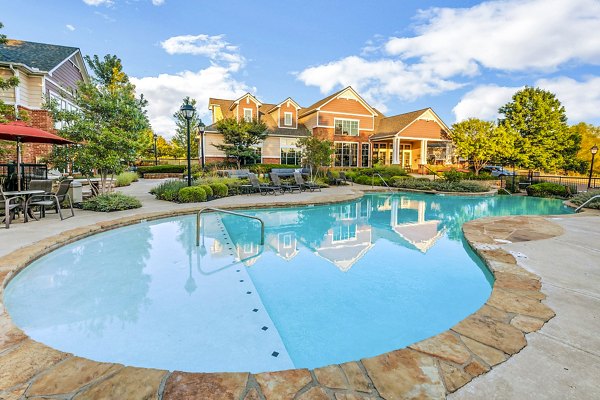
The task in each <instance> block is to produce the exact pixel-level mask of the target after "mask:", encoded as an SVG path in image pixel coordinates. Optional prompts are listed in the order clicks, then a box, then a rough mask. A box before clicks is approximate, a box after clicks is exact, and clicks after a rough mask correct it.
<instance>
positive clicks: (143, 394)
mask: <svg viewBox="0 0 600 400" xmlns="http://www.w3.org/2000/svg"><path fill="white" fill-rule="evenodd" d="M336 189H337V188H332V189H329V190H328V191H325V192H323V193H321V194H314V195H310V196H306V197H304V198H302V199H301V202H305V203H318V202H332V201H341V200H346V199H350V198H355V197H357V196H360V191H358V190H356V189H358V187H353V188H344V189H341V190H336ZM283 197H284V196H279V198H274V197H271V198H266V199H265V198H263V197H258V196H236V197H232V198H228V199H227V201H222V202H221V203H219V204H218V205H217V206H219V207H242V206H244V205H250V204H252V203H255V202H257V201H260V202H261V204H264V205H267V204H271V205H272V204H274V203H273V202H278V203H277V204H286V203H291V202H294V201H297V200H298V199H299V197H296V196H294V197H293V198H283ZM143 200H144V201H145V204H146V205H148V206H147V207H146V208H145V209H142V210H140V211H138V212H135V214H123V213H121V214H119V215H116V216H118V217H119V218H116V219H113V218H111V217H113V216H112V215H109V216H106V215H98V214H94V215H85V218H80V216H78V217H76V218H73V219H70V220H68V221H71V222H70V223H69V224H65V225H63V226H62V229H60V228H58V229H56V228H54V227H53V228H52V229H50V232H46V236H44V237H39V235H38V236H36V235H33V236H30V237H27V236H26V234H27V233H28V232H27V230H26V229H24V225H22V226H18V225H16V226H15V228H21V229H15V230H14V231H13V227H11V232H16V235H17V237H19V235H20V237H21V244H23V242H29V243H31V242H32V241H34V240H36V239H43V241H41V242H38V243H32V244H30V245H27V246H24V247H20V248H17V249H16V250H15V251H13V252H11V253H8V250H13V249H12V248H10V249H8V248H9V247H16V245H15V243H14V242H10V243H8V242H6V243H7V244H9V246H7V250H5V248H4V247H3V249H2V251H1V252H0V255H3V257H0V278H2V279H3V284H2V286H1V288H0V295H1V291H2V290H3V288H4V286H5V285H6V283H7V282H8V280H9V279H10V278H11V277H12V276H13V275H14V274H15V273H16V272H17V271H19V270H20V269H22V268H24V267H25V266H26V265H27V264H28V263H29V262H31V261H32V260H34V259H36V258H38V257H39V256H41V255H43V254H45V253H47V252H49V251H51V250H52V249H54V248H56V247H58V246H60V245H64V244H65V243H66V242H70V241H73V240H76V239H78V238H81V237H84V236H87V235H90V234H93V233H96V232H99V231H102V230H106V229H112V228H115V227H119V226H124V225H128V224H132V223H136V222H138V221H140V220H142V219H154V218H159V217H161V216H165V215H169V216H172V215H174V214H185V213H190V212H192V211H193V209H191V208H189V207H185V206H175V205H173V206H172V207H171V204H169V203H167V204H164V203H163V202H158V203H153V202H152V201H151V200H150V199H143ZM211 205H215V204H211ZM255 205H256V204H255ZM196 208H198V207H196ZM78 218H80V219H78ZM578 218H579V217H573V218H567V217H565V218H562V220H563V221H576V220H577V219H578ZM587 218H595V221H596V224H597V221H598V217H587ZM94 219H96V220H95V221H94ZM582 221H583V220H582ZM43 222H45V221H43ZM90 222H91V223H90ZM28 225H29V224H28ZM31 225H34V224H33V223H32V224H31ZM54 225H60V224H56V223H55V224H54ZM82 225H86V226H82ZM563 225H565V224H563ZM45 226H49V224H46V225H45ZM567 227H568V228H570V229H575V228H576V227H577V224H576V223H574V224H573V225H569V226H567ZM27 228H28V227H27ZM53 229H55V230H53ZM19 230H21V231H22V232H19ZM564 232H565V230H564V228H563V227H561V225H560V224H557V223H555V222H552V220H551V218H547V217H546V218H545V217H524V216H519V217H497V218H483V219H480V220H476V221H471V222H469V223H467V224H465V226H464V233H465V237H466V238H467V241H468V242H469V244H470V245H471V246H472V247H473V248H474V249H475V251H476V252H477V253H478V254H479V255H480V256H481V257H482V258H483V259H484V261H485V262H486V264H487V265H488V267H489V268H490V270H491V271H492V273H494V274H495V276H496V278H497V281H496V284H495V285H494V288H493V291H492V295H491V296H490V299H489V300H488V302H487V303H486V304H485V305H484V306H483V307H482V308H481V309H480V310H478V311H477V312H475V313H474V314H472V315H471V316H469V317H467V318H466V319H465V320H463V321H461V322H459V323H458V324H457V325H455V326H454V327H452V328H451V329H450V330H448V331H446V332H442V333H440V334H439V335H436V336H434V337H432V338H428V339H426V340H423V341H421V342H419V343H415V344H413V345H411V346H409V347H408V348H404V349H399V350H395V351H392V352H389V353H385V354H382V355H379V356H376V357H370V358H365V359H362V360H357V361H355V362H350V363H345V364H341V365H331V366H326V367H323V368H317V369H315V370H306V369H298V370H288V371H279V372H268V373H260V374H249V373H210V374H207V373H183V372H177V371H174V372H170V371H162V370H153V369H144V368H133V367H127V366H122V365H117V364H107V363H99V362H95V361H91V360H85V359H81V358H79V357H75V356H73V355H72V354H67V353H63V352H60V351H57V350H54V349H51V348H49V347H47V346H45V345H43V344H40V343H37V342H34V341H33V340H31V339H29V338H27V336H26V335H24V334H23V333H22V332H21V331H20V330H19V329H18V328H17V327H15V326H14V325H13V324H12V322H11V320H10V316H9V315H8V313H7V312H6V310H5V309H4V307H3V306H2V303H1V301H0V399H12V398H15V399H20V398H31V397H37V398H44V397H46V398H47V397H49V396H51V397H52V398H56V399H100V398H107V399H116V398H118V399H130V398H131V399H236V400H237V399H266V400H275V399H336V400H341V399H441V398H445V397H446V396H447V395H448V394H449V393H452V392H455V391H456V393H455V395H456V397H453V398H471V396H472V395H474V396H475V397H477V396H478V394H479V393H484V392H486V391H485V389H480V388H479V387H478V383H479V382H480V380H481V379H486V377H487V376H491V375H498V374H496V371H498V370H500V369H501V368H502V367H503V366H504V365H508V364H515V362H514V361H513V360H515V359H517V358H518V357H519V356H520V354H519V355H517V356H516V357H512V358H511V355H513V354H515V353H518V352H519V351H521V352H523V351H522V349H523V348H524V347H525V346H526V345H527V338H526V336H525V334H526V333H529V332H534V331H537V330H539V329H542V330H544V329H545V327H544V324H545V323H546V322H547V321H548V320H550V319H551V318H553V317H554V315H555V311H554V310H553V309H552V308H551V307H550V306H549V305H547V304H546V300H545V296H544V294H543V293H542V292H541V290H542V288H543V287H544V288H545V283H544V282H542V280H541V278H540V277H539V276H538V275H536V274H535V273H534V272H531V271H528V270H526V269H524V268H523V267H522V266H521V264H522V262H521V261H517V258H515V256H514V255H513V254H516V253H514V252H511V251H509V250H507V249H506V248H505V247H506V246H508V245H507V243H508V242H512V243H521V244H529V243H530V242H531V241H540V240H541V241H544V240H550V239H552V240H555V241H560V238H558V239H556V238H557V237H560V236H561V235H563V233H564ZM3 234H4V235H3V236H6V231H4V232H3ZM596 234H598V235H600V232H597V231H596ZM598 237H600V236H598ZM13 240H16V239H14V238H13ZM499 240H500V241H499ZM531 243H533V242H531ZM544 250H545V251H546V252H548V253H551V252H552V249H551V248H545V249H544ZM7 253H8V254H7ZM597 273H598V272H597V271H595V272H594V274H597ZM594 274H592V275H593V276H592V278H593V279H596V283H597V282H598V281H599V280H600V279H598V278H599V277H598V276H597V275H594ZM596 287H597V286H596ZM0 299H1V297H0ZM548 303H551V302H548ZM597 309H598V308H596V310H597ZM596 312H597V311H596ZM567 319H568V318H567ZM596 324H597V323H596ZM586 327H590V328H591V327H595V324H594V323H593V322H592V323H588V324H587V325H586ZM578 343H581V344H583V346H584V347H585V346H588V345H590V344H591V345H595V344H597V338H592V337H591V335H590V334H586V332H579V336H578ZM540 348H541V349H542V353H543V354H542V355H541V356H540V359H541V360H543V359H544V356H546V357H547V355H546V353H544V349H545V350H546V351H548V346H547V343H542V345H541V346H540ZM526 349H527V348H526ZM534 351H535V349H534ZM579 351H580V352H584V351H585V350H584V349H579ZM537 352H538V353H539V350H537ZM588 353H589V354H588V357H587V359H589V358H591V359H594V357H600V355H598V351H597V348H596V350H595V353H594V351H592V352H588ZM596 361H598V360H596ZM538 364H539V361H538ZM580 364H581V362H580ZM580 364H579V365H577V367H578V369H577V370H578V371H583V368H581V365H580ZM597 364H600V363H598V362H597ZM542 369H543V367H542ZM597 369H598V367H596V370H597ZM503 370H506V368H503ZM517 370H519V371H520V372H521V373H524V374H525V375H528V377H529V378H530V379H532V378H534V377H537V379H540V378H539V376H542V377H543V373H541V371H540V370H535V369H534V370H531V371H527V372H523V367H522V366H521V367H520V368H517ZM596 370H594V369H593V368H592V369H590V370H589V371H587V372H586V373H582V376H583V378H584V379H589V377H590V376H594V375H593V373H594V372H595V371H596ZM505 373H506V371H505ZM508 374H510V371H509V372H508ZM595 376H596V377H597V376H598V375H595ZM476 377H480V378H478V379H476V380H475V381H473V382H471V384H469V382H470V381H472V380H473V379H474V378H476ZM542 379H543V378H542ZM542 382H543V381H542ZM493 383H494V382H493V381H492V382H491V384H490V387H493V386H494V385H493ZM586 383H589V382H587V381H586ZM465 385H467V388H468V389H467V390H460V388H461V387H463V386H465ZM583 386H584V387H585V388H586V389H588V386H586V385H583ZM475 387H476V388H477V389H473V388H475ZM487 390H488V391H487V392H486V393H487V394H489V393H490V390H491V389H489V388H487ZM498 390H500V392H498ZM502 390H503V387H502V386H500V387H498V386H497V387H496V388H495V389H493V390H492V391H491V393H492V396H489V397H481V398H493V397H495V395H496V397H497V398H510V397H520V398H524V397H529V396H522V395H519V393H518V392H517V393H516V394H515V393H513V392H510V391H507V390H505V392H504V393H502ZM588 390H593V389H588ZM595 390H596V391H597V390H598V389H597V388H596V389H595ZM508 393H512V394H513V395H512V396H504V395H503V394H508ZM559 393H560V392H559ZM596 393H597V392H596ZM562 394H564V395H565V396H561V397H567V396H568V394H569V393H562ZM589 394H593V393H592V392H590V393H589ZM498 395H499V397H498ZM592 397H594V396H593V395H592V396H589V398H592Z"/></svg>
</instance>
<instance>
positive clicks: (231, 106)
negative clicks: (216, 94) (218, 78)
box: [229, 92, 263, 110]
mask: <svg viewBox="0 0 600 400" xmlns="http://www.w3.org/2000/svg"><path fill="white" fill-rule="evenodd" d="M248 96H250V97H252V99H254V101H255V102H256V104H258V106H259V107H260V106H261V105H262V104H263V103H262V102H261V101H260V100H258V99H257V98H256V97H255V96H253V95H252V93H250V92H248V93H246V94H244V95H243V96H242V97H240V98H239V99H237V100H234V101H233V102H232V103H231V105H230V106H229V109H230V110H233V106H234V104H240V101H242V99H245V98H246V97H248Z"/></svg>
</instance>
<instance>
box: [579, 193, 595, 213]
mask: <svg viewBox="0 0 600 400" xmlns="http://www.w3.org/2000/svg"><path fill="white" fill-rule="evenodd" d="M596 199H600V194H597V195H595V196H592V197H590V198H589V199H587V200H586V201H585V202H584V203H583V204H582V205H580V206H579V207H577V208H576V209H575V212H579V210H581V209H582V208H583V207H585V206H586V205H587V204H588V203H591V202H592V201H594V200H596Z"/></svg>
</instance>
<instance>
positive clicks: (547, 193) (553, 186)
mask: <svg viewBox="0 0 600 400" xmlns="http://www.w3.org/2000/svg"><path fill="white" fill-rule="evenodd" d="M570 194H571V193H570V191H569V189H568V188H567V187H566V186H564V185H559V184H557V183H550V182H542V183H536V184H534V185H529V186H528V187H527V195H528V196H534V197H562V198H566V197H569V196H570Z"/></svg>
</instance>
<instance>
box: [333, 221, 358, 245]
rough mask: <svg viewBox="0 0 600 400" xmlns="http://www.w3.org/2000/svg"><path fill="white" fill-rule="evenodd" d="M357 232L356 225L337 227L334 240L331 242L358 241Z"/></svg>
mask: <svg viewBox="0 0 600 400" xmlns="http://www.w3.org/2000/svg"><path fill="white" fill-rule="evenodd" d="M356 231H357V225H356V224H352V225H340V226H336V227H334V228H333V238H332V239H331V241H332V242H333V243H335V242H346V241H348V240H353V239H356Z"/></svg>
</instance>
